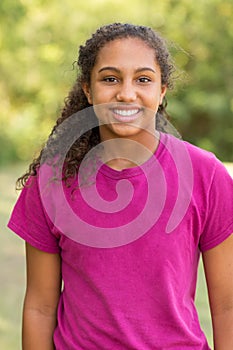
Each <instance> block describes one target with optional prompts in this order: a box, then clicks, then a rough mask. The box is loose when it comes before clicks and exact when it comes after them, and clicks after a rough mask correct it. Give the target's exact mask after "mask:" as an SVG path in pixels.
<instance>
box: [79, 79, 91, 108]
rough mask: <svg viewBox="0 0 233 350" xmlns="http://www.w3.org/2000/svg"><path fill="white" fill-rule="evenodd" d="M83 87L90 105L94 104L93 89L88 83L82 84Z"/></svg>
mask: <svg viewBox="0 0 233 350" xmlns="http://www.w3.org/2000/svg"><path fill="white" fill-rule="evenodd" d="M82 89H83V92H84V94H85V96H86V98H87V101H88V103H89V104H90V105H92V104H93V102H92V96H91V90H90V87H89V85H88V84H86V83H85V84H82Z"/></svg>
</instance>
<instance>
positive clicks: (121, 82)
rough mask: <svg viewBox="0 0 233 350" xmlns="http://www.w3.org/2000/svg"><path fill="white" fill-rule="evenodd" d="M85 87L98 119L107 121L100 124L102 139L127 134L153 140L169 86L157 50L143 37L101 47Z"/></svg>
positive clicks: (84, 89) (114, 42)
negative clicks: (156, 56) (158, 114)
mask: <svg viewBox="0 0 233 350" xmlns="http://www.w3.org/2000/svg"><path fill="white" fill-rule="evenodd" d="M83 91H84V93H85V95H86V97H87V99H88V102H89V103H90V104H92V105H94V108H95V112H96V115H97V117H98V119H99V120H100V121H101V122H103V123H107V124H104V125H100V136H101V140H102V141H104V140H107V139H112V138H119V137H126V138H129V139H133V140H135V141H138V142H140V143H143V144H145V143H146V144H147V143H149V142H148V137H149V138H150V137H151V136H150V134H148V131H149V132H150V133H152V134H155V114H156V111H157V110H158V107H159V104H161V103H162V100H163V97H164V95H165V93H166V87H165V86H161V71H160V67H159V65H158V64H157V62H156V60H155V53H154V50H153V49H152V48H150V47H149V46H148V45H147V44H146V43H144V42H143V41H142V40H141V39H138V38H122V39H116V40H114V41H111V42H108V43H107V44H106V45H105V46H104V47H103V48H102V49H100V51H99V53H98V56H97V60H96V63H95V66H94V68H93V70H92V72H91V82H90V85H87V84H83ZM103 104H105V105H103ZM106 104H107V105H106ZM100 124H101V123H100Z"/></svg>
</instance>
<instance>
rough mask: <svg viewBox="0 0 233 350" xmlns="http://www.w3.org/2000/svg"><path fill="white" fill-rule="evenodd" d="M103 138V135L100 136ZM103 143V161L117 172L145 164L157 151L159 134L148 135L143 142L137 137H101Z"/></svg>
mask: <svg viewBox="0 0 233 350" xmlns="http://www.w3.org/2000/svg"><path fill="white" fill-rule="evenodd" d="M100 136H101V135H100ZM101 142H103V146H104V147H103V153H102V160H103V162H104V163H106V164H107V165H108V166H109V167H111V168H113V169H115V170H123V169H126V168H132V167H135V166H138V165H140V164H143V163H145V162H146V161H147V160H148V159H149V158H150V157H151V156H152V155H153V154H154V153H155V151H156V149H157V147H158V144H159V133H158V132H157V131H154V134H151V133H148V134H147V137H145V138H143V140H140V141H139V140H137V138H136V137H135V138H134V137H130V138H126V137H119V138H118V137H107V136H106V134H105V137H101Z"/></svg>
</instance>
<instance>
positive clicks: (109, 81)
mask: <svg viewBox="0 0 233 350" xmlns="http://www.w3.org/2000/svg"><path fill="white" fill-rule="evenodd" d="M103 81H105V82H106V83H116V82H117V81H118V80H117V78H115V77H105V78H103Z"/></svg>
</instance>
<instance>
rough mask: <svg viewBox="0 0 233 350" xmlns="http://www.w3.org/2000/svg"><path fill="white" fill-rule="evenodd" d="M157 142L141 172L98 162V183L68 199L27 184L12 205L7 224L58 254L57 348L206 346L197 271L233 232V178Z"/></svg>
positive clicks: (199, 156) (180, 144) (183, 146)
mask: <svg viewBox="0 0 233 350" xmlns="http://www.w3.org/2000/svg"><path fill="white" fill-rule="evenodd" d="M160 137H161V138H160V143H159V146H158V148H157V150H156V152H155V155H153V156H152V157H151V158H150V159H149V160H148V161H146V162H145V163H144V164H143V165H142V166H140V167H135V168H129V169H124V170H122V171H116V170H113V169H111V168H109V167H108V166H106V165H102V166H101V167H100V169H99V170H98V174H97V177H96V183H94V184H93V183H92V184H90V185H88V186H86V187H85V186H84V187H83V190H82V191H79V190H77V191H74V192H72V189H73V188H72V187H71V188H66V187H64V195H65V197H62V195H61V193H60V192H59V188H57V187H56V185H54V186H52V190H51V188H46V186H45V188H44V194H41V191H39V187H38V181H37V179H36V181H32V180H31V186H30V187H27V188H24V189H23V191H22V193H21V195H20V197H19V199H18V201H17V203H16V205H15V208H14V211H13V213H12V216H11V219H10V221H9V227H10V228H11V229H12V230H13V231H15V232H16V233H17V234H18V235H19V236H21V237H22V238H23V239H24V240H26V241H27V242H29V243H30V244H31V245H33V246H34V247H36V248H38V249H40V250H43V251H45V252H49V253H59V254H61V257H62V278H63V281H64V289H63V292H62V294H61V298H60V301H59V306H58V314H57V319H58V324H57V327H56V329H55V332H54V343H55V346H56V349H57V350H67V349H69V350H81V349H82V350H94V349H95V350H97V349H98V350H99V349H103V350H104V349H106V350H109V349H114V350H117V349H119V350H120V349H122V350H127V349H129V350H135V349H138V350H152V349H153V350H154V349H159V350H161V349H172V350H175V349H177V350H185V349H192V350H194V349H196V350H207V349H210V348H209V346H208V344H207V341H206V337H205V335H204V334H203V332H202V330H201V328H200V324H199V320H198V315H197V311H196V308H195V304H194V299H195V289H196V279H197V267H198V261H199V255H200V251H206V250H208V249H211V248H213V247H214V246H216V245H218V244H220V243H221V242H222V241H224V240H225V239H226V238H227V237H228V236H229V235H230V234H231V233H232V232H233V200H232V198H233V181H232V178H231V177H230V175H229V174H228V173H227V171H226V169H225V167H224V166H223V165H222V164H221V163H220V162H219V161H218V160H217V158H216V157H215V156H214V155H213V154H211V153H209V152H206V151H204V150H201V149H199V148H197V147H195V146H192V145H190V144H189V143H187V142H184V141H180V140H178V139H176V138H174V137H173V136H170V135H166V134H162V133H161V134H160ZM120 180H124V181H120ZM119 181H120V182H119ZM120 183H121V184H120ZM148 183H149V184H148ZM117 184H118V185H119V184H120V187H117V186H118V185H117ZM95 186H96V187H95ZM40 190H41V183H40ZM96 190H97V192H98V193H97V192H96ZM117 191H118V195H117ZM98 195H99V196H100V197H101V200H100V199H98ZM92 197H93V198H92ZM64 198H65V200H64ZM98 200H99V202H98ZM64 202H66V204H64ZM67 203H68V208H67V207H66V205H67ZM145 208H146V209H145ZM75 217H76V219H77V220H76V221H75Z"/></svg>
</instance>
